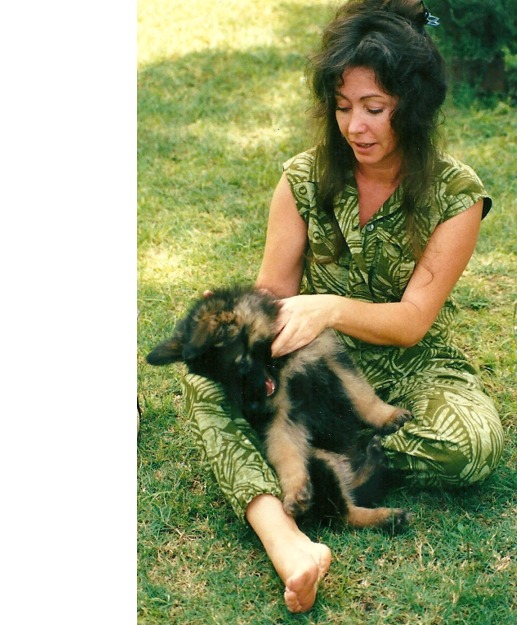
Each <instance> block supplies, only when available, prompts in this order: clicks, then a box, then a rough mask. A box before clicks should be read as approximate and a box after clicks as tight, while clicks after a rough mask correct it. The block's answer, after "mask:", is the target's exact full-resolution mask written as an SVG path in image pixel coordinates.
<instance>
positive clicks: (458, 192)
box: [434, 152, 492, 217]
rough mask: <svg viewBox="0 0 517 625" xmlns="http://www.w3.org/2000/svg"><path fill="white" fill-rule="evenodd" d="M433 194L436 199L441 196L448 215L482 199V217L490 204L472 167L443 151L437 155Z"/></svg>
mask: <svg viewBox="0 0 517 625" xmlns="http://www.w3.org/2000/svg"><path fill="white" fill-rule="evenodd" d="M434 195H435V199H436V200H439V199H440V198H441V200H442V202H443V203H444V205H446V206H447V212H448V213H451V214H450V215H449V216H452V213H456V212H457V211H458V212H459V210H460V209H461V207H463V209H464V208H468V207H469V206H471V205H472V204H475V203H476V202H477V201H478V200H480V199H483V200H484V203H485V205H484V210H483V217H484V216H485V215H486V214H487V213H488V211H489V210H490V207H491V205H492V201H491V199H490V197H489V195H488V193H487V191H486V189H485V187H484V185H483V183H482V182H481V180H480V178H479V176H478V175H477V174H476V172H475V171H474V170H473V169H472V167H470V166H469V165H466V164H465V163H463V162H462V161H460V160H459V159H457V158H455V157H453V156H451V155H450V154H447V153H445V152H442V153H440V154H439V157H438V161H437V169H436V180H435V191H434ZM452 207H455V208H454V209H453V208H452Z"/></svg>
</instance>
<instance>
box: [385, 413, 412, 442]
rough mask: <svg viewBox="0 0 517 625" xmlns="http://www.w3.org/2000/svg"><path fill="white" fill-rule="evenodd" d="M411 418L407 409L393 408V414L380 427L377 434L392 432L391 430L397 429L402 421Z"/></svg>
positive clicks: (404, 421)
mask: <svg viewBox="0 0 517 625" xmlns="http://www.w3.org/2000/svg"><path fill="white" fill-rule="evenodd" d="M412 418H413V415H412V414H411V413H410V412H409V410H406V409H405V408H398V407H397V408H394V412H393V416H392V417H390V420H389V421H388V422H387V423H385V424H384V425H383V426H382V427H381V428H380V430H379V434H381V435H383V436H384V435H386V434H393V432H396V431H397V430H399V429H400V428H401V427H402V426H403V425H404V423H406V421H409V420H410V419H412Z"/></svg>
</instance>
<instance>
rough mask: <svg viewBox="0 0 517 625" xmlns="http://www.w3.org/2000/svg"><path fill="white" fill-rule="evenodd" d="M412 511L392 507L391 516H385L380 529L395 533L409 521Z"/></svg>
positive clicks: (402, 528)
mask: <svg viewBox="0 0 517 625" xmlns="http://www.w3.org/2000/svg"><path fill="white" fill-rule="evenodd" d="M412 516H413V515H412V513H411V512H409V510H403V509H402V508H392V510H391V516H389V517H388V518H386V520H385V521H384V523H383V524H382V529H385V530H388V531H390V532H391V533H392V534H397V533H398V532H401V531H403V530H404V529H405V528H406V527H407V526H408V525H409V523H410V522H411V517H412Z"/></svg>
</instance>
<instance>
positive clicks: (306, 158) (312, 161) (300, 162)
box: [282, 147, 317, 183]
mask: <svg viewBox="0 0 517 625" xmlns="http://www.w3.org/2000/svg"><path fill="white" fill-rule="evenodd" d="M282 167H283V170H284V171H285V173H286V174H287V177H288V179H289V180H290V181H291V182H292V183H297V182H314V183H315V182H317V172H316V148H315V147H314V148H311V149H310V150H307V151H305V152H300V153H299V154H296V156H293V157H291V158H290V159H289V160H287V161H285V163H283V165H282Z"/></svg>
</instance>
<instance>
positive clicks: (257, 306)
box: [147, 287, 411, 529]
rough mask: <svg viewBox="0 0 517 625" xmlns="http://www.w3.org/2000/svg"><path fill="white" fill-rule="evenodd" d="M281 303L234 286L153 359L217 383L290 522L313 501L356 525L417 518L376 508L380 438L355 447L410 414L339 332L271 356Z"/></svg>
mask: <svg viewBox="0 0 517 625" xmlns="http://www.w3.org/2000/svg"><path fill="white" fill-rule="evenodd" d="M278 311H279V303H278V302H277V301H276V300H275V299H274V298H273V297H272V296H269V295H267V294H264V293H263V292H259V291H255V290H251V289H245V288H238V287H235V288H231V289H226V290H219V291H216V292H214V294H213V295H212V296H211V297H208V298H203V299H201V300H200V301H198V302H197V303H195V305H194V306H193V307H192V308H191V310H190V311H189V312H188V314H187V315H186V316H185V317H184V318H183V319H181V320H180V321H179V322H178V324H177V326H176V328H175V331H174V334H173V336H172V337H171V338H169V339H167V340H165V341H164V342H162V343H161V344H160V345H158V346H157V347H156V348H155V349H154V350H153V351H152V352H151V353H150V354H149V355H148V356H147V362H148V363H149V364H151V365H166V364H169V363H172V362H178V361H183V362H185V363H186V364H187V366H188V368H189V370H190V372H192V373H195V374H198V375H201V376H205V377H208V378H210V379H212V380H214V381H215V382H219V383H221V384H222V386H223V387H224V388H225V390H226V392H227V394H228V396H229V398H230V399H231V400H232V401H234V402H235V403H236V404H237V405H238V406H239V407H240V409H241V411H242V414H243V416H244V417H245V418H246V419H247V420H248V421H249V423H250V424H251V426H252V427H253V428H254V429H255V430H256V431H257V432H258V434H259V436H260V438H261V440H262V441H263V444H264V450H265V455H266V457H267V459H268V460H269V462H270V463H271V465H272V466H273V467H274V469H275V470H276V473H277V475H278V478H279V481H280V485H281V488H282V493H283V505H284V508H285V510H286V512H287V513H288V514H289V515H291V516H294V517H296V516H298V515H300V514H303V513H305V512H307V511H308V510H309V508H310V507H311V505H312V504H313V502H314V501H316V502H318V504H321V503H322V502H323V501H325V502H327V503H330V504H331V508H332V510H333V511H334V513H336V514H337V515H339V516H340V517H341V518H343V520H345V521H346V522H347V523H348V524H350V525H351V526H353V527H357V528H362V527H380V528H383V527H385V528H391V529H393V528H399V527H401V526H404V525H406V524H407V522H408V520H409V513H408V512H407V511H405V510H401V509H391V508H372V507H366V506H371V504H372V500H373V498H374V497H373V496H374V495H377V494H378V493H379V491H380V490H382V483H383V478H384V475H385V472H386V466H385V462H384V453H383V450H382V447H381V445H380V437H379V436H378V435H376V436H374V437H373V439H372V441H371V442H370V444H369V446H368V448H367V450H366V454H360V453H359V452H358V450H357V446H356V437H357V434H358V431H359V429H360V428H361V427H363V426H364V425H367V426H370V427H372V428H373V429H374V430H375V431H376V432H377V434H389V433H391V432H395V431H396V430H397V429H398V428H399V427H400V426H402V425H403V424H404V423H405V422H406V421H407V420H408V419H410V418H411V415H410V413H409V412H407V411H406V410H403V409H401V408H396V407H393V406H390V405H388V404H386V403H384V402H383V401H381V400H380V399H379V397H377V395H376V394H375V392H374V390H373V388H372V387H371V386H370V385H369V383H368V382H367V381H366V379H365V378H364V377H363V376H362V375H361V374H360V373H359V371H358V370H357V368H356V366H355V365H354V363H353V362H352V360H351V358H350V357H349V356H348V354H347V353H346V351H345V349H344V347H343V345H342V344H341V342H340V341H339V339H338V338H337V336H336V334H335V332H334V331H333V330H326V331H325V332H323V333H322V334H321V335H320V336H319V337H318V338H316V339H315V340H314V341H313V342H312V343H310V344H309V345H307V346H305V347H303V348H302V349H299V350H297V351H296V352H294V353H291V354H288V355H286V356H283V357H281V358H272V356H271V344H272V342H273V339H274V338H275V320H276V317H277V315H278Z"/></svg>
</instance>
